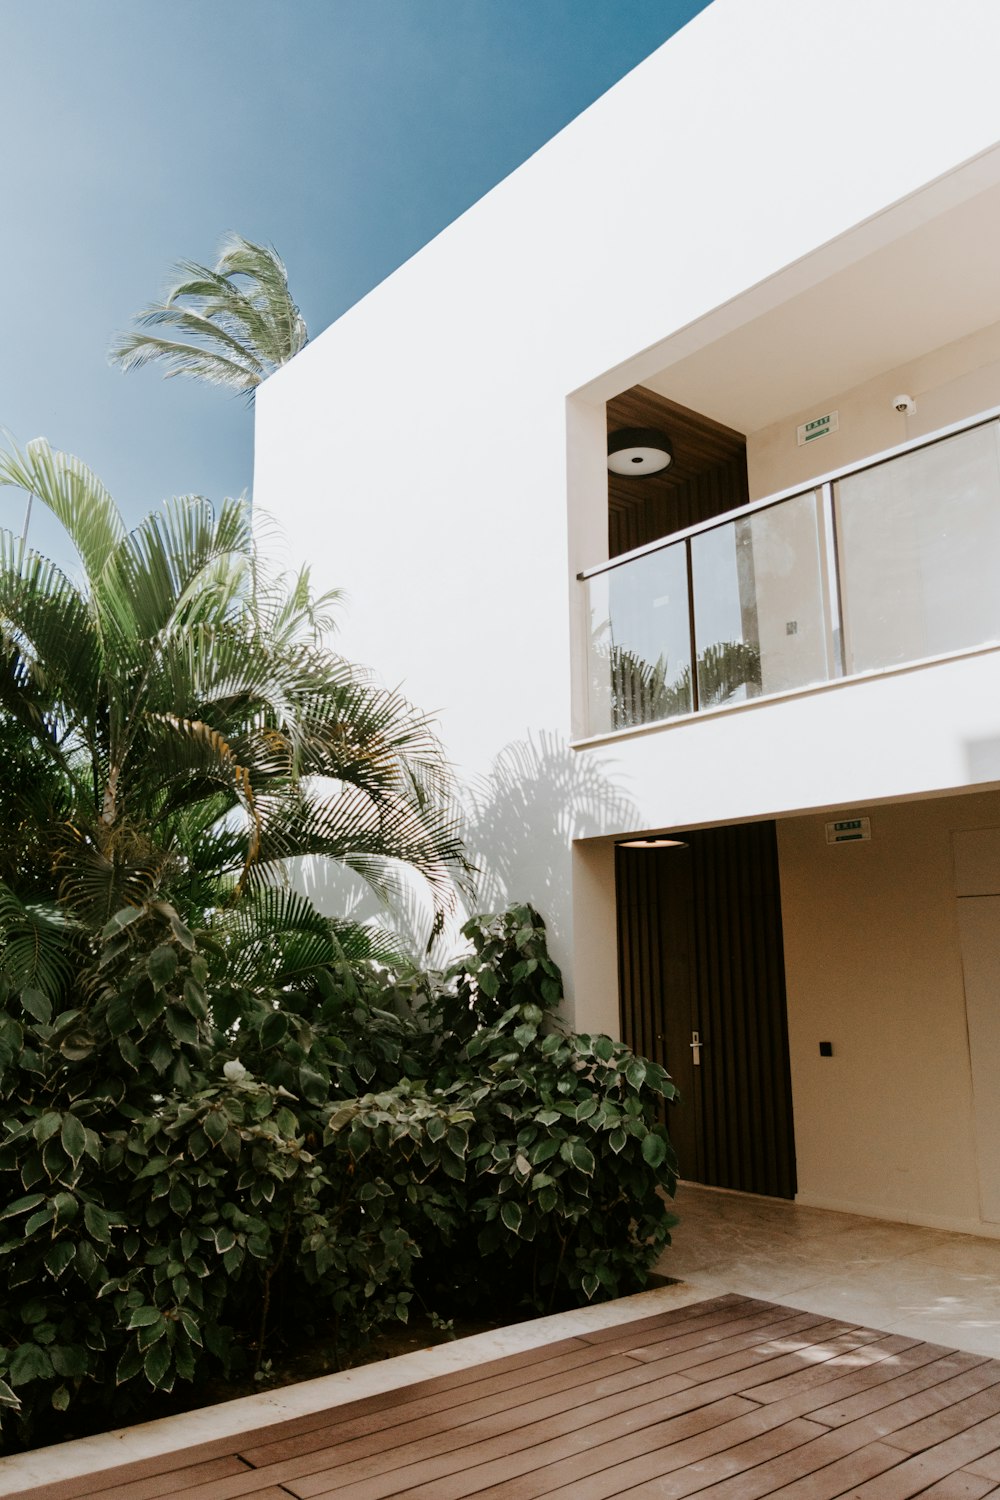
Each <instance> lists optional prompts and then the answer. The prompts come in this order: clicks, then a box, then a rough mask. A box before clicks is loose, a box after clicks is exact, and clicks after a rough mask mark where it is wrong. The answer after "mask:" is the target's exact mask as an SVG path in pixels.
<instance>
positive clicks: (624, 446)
mask: <svg viewBox="0 0 1000 1500" xmlns="http://www.w3.org/2000/svg"><path fill="white" fill-rule="evenodd" d="M673 456H674V452H673V449H672V448H671V446H670V439H669V438H668V437H667V434H666V433H665V432H659V431H657V430H656V429H655V428H653V427H620V428H619V429H618V431H617V432H612V433H611V434H610V435H609V437H608V468H609V469H610V470H611V472H612V474H631V475H632V477H633V478H636V479H642V478H644V477H645V476H646V475H647V474H659V473H660V472H661V470H663V469H665V468H666V467H667V466H668V464H670V463H671V462H672V461H673Z"/></svg>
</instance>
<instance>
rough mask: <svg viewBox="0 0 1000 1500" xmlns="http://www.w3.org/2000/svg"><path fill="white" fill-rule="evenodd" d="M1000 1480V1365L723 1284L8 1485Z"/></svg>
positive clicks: (660, 1491) (343, 1488)
mask: <svg viewBox="0 0 1000 1500" xmlns="http://www.w3.org/2000/svg"><path fill="white" fill-rule="evenodd" d="M698 1494H708V1495H710V1496H711V1497H712V1500H753V1497H756V1496H772V1495H780V1496H781V1497H782V1500H833V1497H835V1496H839V1495H850V1496H856V1497H858V1500H906V1497H907V1496H915V1495H920V1496H927V1497H928V1500H930V1497H933V1500H957V1497H984V1496H988V1495H991V1496H1000V1361H998V1360H993V1359H988V1358H986V1357H985V1356H982V1355H977V1354H963V1353H956V1352H954V1351H952V1350H948V1349H944V1348H941V1347H939V1346H937V1345H934V1344H927V1343H922V1342H920V1341H919V1340H915V1339H911V1338H904V1337H901V1336H898V1335H891V1336H890V1335H887V1334H882V1333H877V1332H875V1331H874V1330H872V1329H869V1328H859V1327H853V1326H851V1325H850V1324H847V1323H841V1322H835V1321H831V1320H830V1319H828V1318H822V1317H819V1316H817V1315H816V1314H813V1313H805V1312H796V1311H794V1310H792V1309H789V1308H787V1307H776V1306H773V1305H771V1304H769V1303H765V1302H758V1301H753V1300H751V1299H749V1298H746V1297H736V1296H726V1297H718V1298H715V1299H713V1300H712V1301H708V1302H700V1303H696V1304H695V1305H693V1306H689V1307H681V1308H676V1309H674V1310H672V1311H669V1312H665V1313H662V1314H660V1315H658V1316H656V1317H652V1318H645V1319H642V1320H641V1321H639V1322H632V1323H625V1324H618V1325H617V1326H615V1327H613V1328H606V1329H602V1330H601V1331H599V1332H593V1333H588V1334H585V1335H577V1336H575V1337H573V1338H567V1339H563V1340H561V1341H560V1342H558V1343H553V1344H547V1345H544V1346H543V1347H541V1348H538V1349H534V1350H530V1351H527V1352H524V1353H521V1354H514V1355H510V1356H507V1357H506V1358H502V1359H496V1360H492V1361H491V1362H489V1363H488V1364H481V1365H477V1366H475V1367H473V1368H472V1369H468V1370H464V1371H461V1372H458V1373H454V1374H450V1375H445V1376H442V1377H440V1378H438V1379H435V1380H425V1381H422V1382H420V1383H419V1384H417V1385H410V1386H405V1387H403V1388H402V1389H398V1390H393V1391H388V1392H384V1393H382V1394H381V1395H377V1396H370V1397H367V1398H366V1399H364V1400H359V1401H355V1402H353V1403H351V1404H350V1405H347V1406H340V1407H337V1408H335V1409H333V1410H330V1411H328V1412H326V1413H318V1414H315V1415H313V1416H307V1417H301V1418H298V1419H296V1420H294V1421H290V1422H283V1423H281V1424H279V1425H277V1426H272V1427H265V1428H262V1429H260V1430H259V1431H257V1432H253V1433H248V1434H243V1435H242V1437H239V1438H228V1439H220V1440H219V1441H217V1442H212V1443H205V1444H202V1445H201V1446H200V1447H198V1448H190V1449H188V1450H187V1451H186V1452H183V1453H179V1454H173V1455H170V1456H169V1457H166V1458H160V1459H150V1460H148V1461H145V1462H142V1463H135V1464H130V1465H127V1466H124V1467H119V1468H116V1469H110V1470H105V1471H104V1472H103V1473H100V1474H91V1475H89V1476H87V1477H86V1478H83V1479H75V1480H62V1481H60V1482H58V1483H55V1484H50V1485H48V1486H45V1487H43V1488H36V1489H32V1490H27V1491H19V1492H18V1493H17V1494H16V1495H8V1496H7V1497H6V1500H84V1497H93V1500H98V1497H100V1500H154V1497H159V1496H178V1497H180V1500H237V1497H243V1496H247V1497H254V1500H287V1497H288V1496H298V1497H302V1500H304V1497H311V1500H325V1497H329V1500H334V1497H336V1500H380V1497H389V1496H397V1495H405V1496H406V1497H407V1500H459V1497H461V1496H471V1495H475V1496H480V1497H486V1496H488V1497H490V1500H528V1497H529V1496H540V1495H544V1496H547V1497H549V1500H604V1497H607V1496H617V1495H627V1496H628V1497H629V1500H646V1497H652V1496H657V1497H664V1496H683V1495H698Z"/></svg>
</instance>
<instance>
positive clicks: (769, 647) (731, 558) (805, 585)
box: [691, 490, 834, 707]
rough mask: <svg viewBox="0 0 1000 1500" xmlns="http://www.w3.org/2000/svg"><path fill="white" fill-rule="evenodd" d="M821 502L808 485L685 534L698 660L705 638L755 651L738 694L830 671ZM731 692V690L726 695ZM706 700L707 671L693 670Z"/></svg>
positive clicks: (817, 678)
mask: <svg viewBox="0 0 1000 1500" xmlns="http://www.w3.org/2000/svg"><path fill="white" fill-rule="evenodd" d="M822 501H823V497H822V494H821V492H819V491H816V490H808V491H807V492H806V493H805V494H803V495H796V496H794V497H793V498H792V499H791V500H785V501H782V502H781V504H779V505H773V506H771V507H769V508H768V509H766V510H758V511H755V512H753V513H752V514H750V515H748V516H741V517H740V518H739V519H738V520H736V521H730V522H728V523H726V524H725V525H722V526H716V527H713V528H712V529H711V530H709V531H703V532H700V533H699V534H698V535H696V536H694V537H692V538H691V567H692V571H693V577H694V619H695V641H696V644H697V647H698V651H699V659H700V657H701V655H702V653H703V652H704V651H705V650H706V649H708V650H711V649H712V647H711V646H710V645H708V643H710V642H713V641H719V640H720V639H721V640H727V641H732V642H735V643H739V642H742V643H743V644H744V646H745V648H746V650H747V651H750V652H752V653H753V654H754V655H755V657H756V661H757V672H756V674H755V676H753V677H748V678H747V680H746V683H745V692H742V693H739V694H738V696H740V697H756V696H757V695H758V694H760V693H781V692H786V691H787V690H788V689H789V688H797V687H806V686H808V685H809V684H810V683H814V682H825V681H827V679H828V678H829V677H831V676H832V675H833V671H832V662H833V657H834V651H833V641H832V638H831V632H830V630H829V628H828V624H827V618H828V615H827V610H826V608H825V598H824V593H825V590H824V585H823V562H822V542H823V512H822ZM703 642H704V643H706V644H704V645H703ZM710 660H711V659H710ZM735 696H737V693H736V690H735V689H734V691H733V692H732V693H730V694H729V697H730V698H732V697H735ZM713 701H719V700H718V699H717V698H715V696H714V684H713V682H712V680H711V678H710V677H709V676H708V675H707V674H706V677H705V681H704V683H703V682H702V679H701V676H700V675H699V679H698V702H699V706H701V707H704V706H706V705H707V704H709V703H712V702H713Z"/></svg>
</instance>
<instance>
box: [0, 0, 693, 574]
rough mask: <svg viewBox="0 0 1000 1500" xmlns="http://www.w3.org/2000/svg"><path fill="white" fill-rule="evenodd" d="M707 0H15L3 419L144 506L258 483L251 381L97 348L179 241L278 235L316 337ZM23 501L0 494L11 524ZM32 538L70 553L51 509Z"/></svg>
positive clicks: (2, 94) (1, 124) (196, 247)
mask: <svg viewBox="0 0 1000 1500" xmlns="http://www.w3.org/2000/svg"><path fill="white" fill-rule="evenodd" d="M703 8H704V0H87V3H86V4H84V3H81V0H0V34H2V36H3V41H4V84H3V89H2V90H0V139H2V140H3V141H4V143H5V147H4V170H3V195H4V212H3V227H2V230H0V427H2V428H6V429H7V430H8V431H9V432H10V433H11V435H12V436H13V438H14V439H15V440H16V441H17V442H18V443H19V444H23V443H24V442H26V441H27V440H28V439H29V438H31V437H35V436H38V435H39V434H44V436H46V437H47V438H48V439H49V440H50V442H52V443H53V444H54V445H56V446H57V447H61V448H66V449H69V450H70V451H72V452H75V453H77V454H79V456H80V457H81V458H83V459H85V460H86V461H87V462H88V463H89V464H90V465H91V466H92V467H93V468H95V469H96V470H97V471H98V473H99V474H100V475H101V477H102V478H103V479H104V481H105V483H106V484H107V485H108V487H109V488H110V489H111V492H112V494H114V496H115V498H116V499H117V500H118V502H119V504H120V505H121V507H122V509H123V511H124V512H125V514H126V516H127V518H128V519H130V520H137V519H138V518H139V516H141V515H142V514H143V512H144V511H146V510H148V509H150V508H151V507H153V506H154V505H156V503H157V502H158V501H159V500H160V499H162V498H163V497H164V496H166V495H170V494H184V493H189V492H197V493H200V494H205V495H208V496H210V497H211V498H213V499H217V498H220V497H221V496H222V495H225V494H234V493H238V492H239V491H241V490H243V489H246V488H249V486H250V483H251V477H252V467H251V466H252V417H251V414H250V412H249V411H248V409H247V408H246V406H245V405H244V403H243V402H242V400H240V399H239V398H235V399H234V398H233V397H231V396H228V395H226V394H225V393H223V392H220V391H216V390H214V389H211V388H209V387H206V386H201V385H198V384H196V383H193V382H190V381H187V380H181V379H175V380H169V381H164V380H163V379H162V378H161V376H160V375H159V373H158V372H156V371H154V370H144V371H138V372H135V373H133V374H131V375H123V374H121V373H120V372H118V371H116V370H112V369H111V368H110V367H109V365H108V363H107V358H106V350H107V347H108V343H109V341H110V338H111V336H112V334H113V333H114V332H115V331H116V330H118V329H120V328H122V327H124V326H126V325H127V323H128V319H129V316H130V314H131V313H133V312H135V311H136V310H137V309H139V308H140V307H142V306H143V305H144V304H145V303H147V302H149V301H151V300H153V298H154V297H155V296H156V295H157V294H158V293H159V292H160V291H161V290H162V288H163V286H164V285H165V284H166V282H167V281H168V279H169V272H170V268H171V266H172V264H173V262H174V261H175V260H178V259H181V258H188V259H193V260H201V261H206V262H211V261H212V260H213V259H214V255H215V250H216V248H217V245H218V242H219V240H220V239H221V237H222V235H223V234H224V233H225V232H226V231H228V230H238V231H239V232H240V233H242V234H245V235H246V236H248V237H249V238H251V239H259V240H263V241H266V242H269V243H272V244H274V245H275V246H276V248H277V249H278V251H279V253H280V254H281V255H282V257H283V258H284V260H285V262H286V264H287V266H288V269H289V279H290V282H291V286H292V290H293V293H294V294H295V296H296V298H297V300H298V302H299V304H300V306H301V308H302V311H303V314H304V316H305V318H306V321H307V323H308V325H309V329H310V332H311V333H312V334H313V335H315V334H317V333H319V332H320V330H321V329H323V328H325V327H326V326H327V325H328V324H329V323H331V322H333V320H334V319H335V318H336V317H338V316H339V315H340V313H342V312H343V311H344V310H345V309H346V308H347V307H349V306H350V305H351V304H352V303H354V302H356V301H357V300H358V298H359V297H361V296H363V295H364V293H365V292H366V291H368V290H369V289H370V288H371V287H373V286H375V285H376V284H377V283H378V282H379V281H381V280H382V279H383V278H384V277H385V276H387V275H388V274H389V273H390V272H391V271H392V270H394V269H395V267H396V266H398V265H400V264H401V263H402V262H403V261H404V260H406V259H407V258H408V257H409V256H411V255H412V254H413V253H414V252H415V251H416V250H418V249H419V248H420V247H421V245H423V244H425V243H426V242H427V241H428V240H429V239H431V238H432V237H433V236H434V235H435V234H436V233H437V232H438V231H439V230H440V229H442V228H443V227H444V226H445V225H446V224H448V223H450V222H451V220H452V219H454V218H456V217H457V216H458V215H459V214H460V213H461V212H462V211H463V210H464V209H465V208H467V207H468V206H469V204H470V203H473V202H475V200H476V199H477V198H480V197H481V196H482V195H483V194H484V193H485V192H487V191H488V190H489V188H491V187H492V186H493V185H494V184H495V183H496V182H498V181H500V179H501V178H503V177H505V176H506V175H507V174H508V173H509V172H511V171H512V170H513V169H514V168H515V167H517V166H518V165H519V163H520V162H522V161H524V160H525V158H526V157H528V156H530V155H531V153H532V152H533V151H535V150H537V148H538V147H539V146H541V145H542V144H543V143H544V142H545V141H546V140H548V139H549V138H550V137H551V136H553V135H555V134H556V132H557V131H558V130H560V129H561V128H562V126H563V125H565V124H566V123H567V122H568V121H569V120H571V119H573V117H574V116H575V115H577V114H579V113H580V112H581V110H583V109H585V108H586V106H587V105H588V104H590V103H591V102H592V101H593V100H594V99H596V98H597V97H598V96H599V95H600V94H602V93H604V92H605V90H606V89H608V88H610V87H611V86H612V84H614V83H615V82H616V81H617V80H618V79H619V78H621V77H622V76H623V75H624V74H625V73H626V72H628V71H629V69H631V68H632V67H634V66H635V65H636V64H637V63H638V62H640V61H641V60H642V58H644V57H645V56H647V55H648V54H649V53H650V52H652V51H653V50H654V49H655V48H656V47H658V46H659V45H660V44H661V43H662V42H664V41H665V40H666V39H667V38H668V37H669V36H671V35H672V34H673V33H674V32H675V31H676V30H677V29H678V28H679V27H680V26H682V25H683V24H684V23H685V22H686V21H688V20H689V19H690V18H691V17H692V16H693V15H696V14H697V12H698V11H699V10H701V9H703ZM679 149H680V146H679ZM22 510H23V505H22V502H21V500H20V498H19V497H16V496H15V495H14V493H13V492H11V491H0V524H2V525H5V526H11V527H14V528H16V529H19V528H20V524H21V515H22ZM32 540H33V541H34V543H35V544H36V545H38V546H41V547H43V548H44V549H45V550H49V551H50V552H52V553H53V554H55V555H59V553H60V548H59V546H58V543H57V541H56V538H55V532H54V531H53V530H52V529H51V527H49V526H47V525H45V524H43V521H42V518H39V522H38V523H37V524H36V522H34V521H33V523H32Z"/></svg>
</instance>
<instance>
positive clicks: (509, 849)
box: [466, 729, 638, 952]
mask: <svg viewBox="0 0 1000 1500" xmlns="http://www.w3.org/2000/svg"><path fill="white" fill-rule="evenodd" d="M637 817H638V812H637V809H636V807H635V805H634V804H633V802H632V801H631V799H630V798H629V797H628V795H627V794H626V793H625V791H624V790H623V789H622V787H621V785H620V784H619V783H618V781H617V780H616V772H615V767H614V763H613V762H612V761H609V760H607V759H600V758H598V757H597V756H596V755H595V754H594V753H593V752H588V753H586V754H581V753H580V752H579V751H575V750H572V749H571V748H570V746H569V743H568V742H567V741H566V740H565V739H563V738H562V736H561V735H559V734H556V733H554V732H552V731H550V730H544V729H543V730H539V731H538V732H537V733H536V734H529V736H528V737H527V739H523V740H515V741H513V742H512V743H511V744H509V745H506V746H505V747H504V749H503V750H501V751H500V753H499V755H498V756H497V757H496V759H495V760H494V762H493V765H492V766H491V768H490V770H489V773H488V774H487V775H486V776H483V777H481V778H480V779H478V780H477V781H476V782H475V783H474V784H473V786H472V787H471V788H470V793H469V799H468V825H467V831H466V838H467V841H468V848H469V854H470V857H471V859H472V862H473V864H474V865H475V866H476V868H477V871H478V875H477V895H478V899H479V904H480V908H481V909H482V910H487V911H494V910H498V909H500V908H501V907H503V906H504V905H506V904H507V903H508V902H511V901H525V900H530V901H531V902H532V904H533V905H534V906H536V907H537V908H538V910H539V911H540V912H541V914H542V916H543V917H544V918H545V921H546V924H547V926H548V927H549V930H550V936H552V937H554V938H555V939H556V949H557V952H558V950H559V948H560V943H559V937H560V935H561V934H567V935H568V932H569V918H570V909H571V899H572V892H571V884H570V881H571V860H570V846H571V844H572V842H573V840H575V839H586V838H597V837H600V836H601V835H602V834H605V835H606V834H611V833H617V832H620V831H621V830H622V829H627V828H630V827H634V826H636V820H637Z"/></svg>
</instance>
